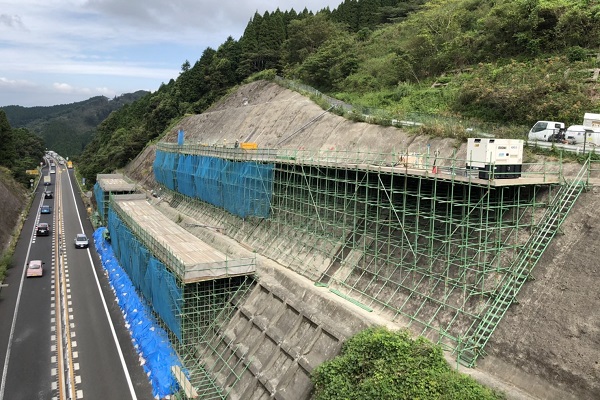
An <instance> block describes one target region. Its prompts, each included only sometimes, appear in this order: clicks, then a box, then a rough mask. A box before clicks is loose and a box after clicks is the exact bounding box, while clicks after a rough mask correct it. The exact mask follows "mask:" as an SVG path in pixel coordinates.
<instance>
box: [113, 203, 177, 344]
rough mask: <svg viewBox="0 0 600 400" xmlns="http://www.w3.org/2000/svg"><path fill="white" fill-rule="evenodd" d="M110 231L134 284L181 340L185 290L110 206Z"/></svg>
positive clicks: (117, 255)
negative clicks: (182, 306) (182, 307)
mask: <svg viewBox="0 0 600 400" xmlns="http://www.w3.org/2000/svg"><path fill="white" fill-rule="evenodd" d="M108 230H109V231H110V238H111V244H112V248H113V249H114V254H115V256H116V257H117V259H118V260H119V262H120V265H121V267H122V268H123V270H124V271H125V273H126V274H127V275H128V276H129V277H130V279H131V281H132V283H133V285H134V287H135V288H136V289H137V290H138V291H140V292H141V293H142V294H143V295H144V298H145V299H146V300H147V301H148V303H149V304H151V305H152V308H153V309H154V311H155V312H156V313H157V314H158V315H159V316H160V318H161V319H162V320H163V322H164V323H165V325H166V326H167V327H168V328H169V329H170V330H171V331H172V332H173V333H174V334H175V335H176V336H177V337H178V338H179V340H181V317H180V316H181V305H182V303H183V289H182V288H180V287H178V286H177V285H176V283H175V278H174V277H173V275H172V273H171V272H170V271H169V270H168V269H167V267H165V265H164V264H163V263H162V262H161V261H160V260H158V259H156V258H155V257H154V256H153V255H152V254H151V253H150V252H149V251H148V250H147V249H146V248H145V247H144V246H143V245H142V243H140V241H139V240H138V239H137V237H136V236H135V235H134V234H133V233H132V232H131V231H130V230H129V228H128V227H127V226H126V225H125V224H123V222H122V221H121V219H120V218H119V216H118V215H117V213H116V212H115V211H114V210H113V209H112V207H109V209H108Z"/></svg>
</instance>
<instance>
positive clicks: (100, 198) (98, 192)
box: [94, 182, 106, 221]
mask: <svg viewBox="0 0 600 400" xmlns="http://www.w3.org/2000/svg"><path fill="white" fill-rule="evenodd" d="M94 197H95V198H96V204H97V205H98V208H97V209H98V212H99V213H100V217H101V218H102V220H103V221H105V218H106V215H104V190H102V188H101V187H100V184H99V183H98V182H96V184H94Z"/></svg>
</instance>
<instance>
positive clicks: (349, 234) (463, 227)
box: [157, 143, 588, 366]
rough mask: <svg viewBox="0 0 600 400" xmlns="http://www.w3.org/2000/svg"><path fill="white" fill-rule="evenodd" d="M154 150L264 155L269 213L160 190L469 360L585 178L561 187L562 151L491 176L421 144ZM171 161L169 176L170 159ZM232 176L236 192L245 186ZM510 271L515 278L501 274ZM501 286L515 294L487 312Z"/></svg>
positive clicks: (256, 158) (247, 158) (246, 157)
mask: <svg viewBox="0 0 600 400" xmlns="http://www.w3.org/2000/svg"><path fill="white" fill-rule="evenodd" d="M159 153H172V154H180V155H195V156H197V159H198V160H201V159H202V158H203V157H210V158H214V157H216V158H223V159H227V160H229V161H231V162H252V163H257V164H269V165H270V166H272V168H273V176H272V180H270V181H269V182H268V183H269V184H270V185H271V190H272V193H271V194H270V197H269V202H270V204H269V213H268V216H262V217H261V216H248V217H246V218H240V217H239V216H235V215H231V213H228V212H226V211H225V210H223V207H219V206H218V205H216V204H212V205H208V204H206V203H205V202H203V201H202V199H199V198H194V196H190V195H188V194H185V192H182V191H173V190H171V191H169V190H166V193H167V197H168V198H169V199H170V200H171V201H172V206H174V207H176V208H178V210H181V211H182V212H184V213H188V214H190V215H194V216H195V217H196V218H201V219H203V220H205V221H206V223H207V225H212V226H220V227H223V229H224V230H225V231H226V232H227V234H228V235H229V236H231V237H233V238H235V239H237V240H238V241H239V242H241V243H244V244H245V245H246V246H249V247H251V248H253V249H254V250H256V251H257V252H260V253H262V254H264V255H266V256H268V257H271V258H273V259H275V260H277V261H279V262H280V263H282V264H284V265H286V266H287V267H288V268H290V269H292V270H294V271H296V272H298V273H299V274H301V275H303V276H305V277H307V278H309V279H311V280H313V281H314V282H316V283H319V284H321V285H328V286H329V287H330V288H331V290H332V291H334V292H337V293H340V294H341V295H343V296H346V297H347V298H350V299H353V300H354V301H355V302H356V303H357V304H361V305H364V306H365V307H367V308H374V309H378V310H380V311H382V312H383V313H386V314H388V315H389V316H390V318H391V319H393V320H397V321H399V322H401V323H403V324H404V325H407V326H409V327H410V328H411V329H412V330H413V331H414V332H415V333H417V334H420V335H423V336H426V337H427V338H429V339H430V340H432V341H434V342H436V343H438V344H440V345H442V346H443V347H444V348H445V349H446V350H448V351H451V352H453V353H454V354H455V355H456V356H457V358H458V359H459V360H461V362H463V363H464V364H466V365H470V366H473V365H474V363H475V360H476V359H477V357H478V356H479V355H482V354H484V352H483V346H485V343H486V342H487V339H489V335H491V332H493V330H494V329H495V326H496V325H497V324H498V323H499V320H500V318H501V316H502V315H503V313H504V312H505V309H506V308H507V307H508V306H509V305H510V304H511V302H512V301H513V300H514V297H515V296H516V294H517V292H518V290H516V291H515V286H519V285H521V284H523V283H524V282H525V281H526V280H527V279H529V278H530V277H531V270H532V268H533V266H534V265H535V262H537V260H538V259H539V257H540V256H541V252H539V251H536V252H535V254H534V256H533V257H532V256H531V255H529V256H526V255H527V254H530V253H528V251H529V250H531V248H532V246H533V244H532V243H536V241H532V240H531V238H532V237H534V236H535V234H536V232H539V231H540V227H542V226H546V228H545V229H546V231H551V232H552V235H549V234H545V235H544V238H545V244H547V241H549V240H550V239H551V238H552V236H553V233H554V232H555V231H556V230H557V229H558V228H559V226H560V224H561V223H562V220H563V219H564V217H565V216H566V213H568V211H569V209H570V207H568V208H564V207H559V208H557V207H556V204H561V203H566V204H569V205H572V203H573V202H574V201H575V200H576V199H577V196H578V195H579V193H580V189H581V188H583V185H582V184H581V182H585V181H586V176H584V175H579V176H577V177H576V178H575V180H573V182H572V188H573V189H572V190H570V191H566V190H564V188H565V187H570V186H567V185H566V182H565V180H564V177H563V176H562V160H559V161H557V162H555V163H542V164H523V168H522V171H520V173H519V174H520V177H519V178H518V179H495V177H494V173H493V171H494V168H493V167H492V168H491V171H492V172H491V173H490V176H489V179H479V177H478V176H479V175H478V174H475V175H474V174H473V171H470V170H468V169H466V168H465V166H466V164H467V160H464V159H463V160H461V159H458V158H457V157H456V156H453V157H450V158H442V157H439V156H438V154H431V155H430V153H429V151H428V149H427V150H426V151H424V152H423V153H418V152H417V153H415V152H408V151H397V152H391V153H386V154H375V153H360V152H343V151H340V152H336V151H323V150H311V151H305V150H303V151H299V150H281V149H278V150H274V149H259V150H243V149H238V148H220V147H219V148H216V147H209V146H203V145H200V144H187V145H175V144H170V143H159V144H158V145H157V157H158V154H159ZM180 158H183V157H180ZM197 163H198V164H200V163H201V161H197ZM171 168H172V169H173V171H172V174H171V176H172V177H173V179H174V180H176V179H177V176H176V174H175V172H174V171H176V170H177V169H178V166H177V165H175V164H174V165H173V166H172V167H171ZM587 168H588V167H587V164H586V165H585V166H584V167H583V168H582V171H585V170H586V169H587ZM201 173H205V174H212V175H213V176H219V174H220V173H222V171H204V172H201ZM475 173H477V171H475ZM160 183H161V184H162V185H163V186H164V187H166V188H168V187H171V188H177V187H178V184H181V182H168V184H166V183H165V182H160ZM238 184H239V185H241V186H242V187H240V188H239V191H238V193H250V192H249V191H247V190H244V187H243V185H244V182H243V181H240V182H239V183H238ZM193 192H194V191H193V190H191V191H188V192H187V193H193ZM238 200H239V201H243V200H244V199H238ZM250 200H251V199H250ZM547 209H559V210H560V214H559V215H560V218H557V215H558V214H554V216H553V217H551V216H547V215H546V214H545V211H546V210H547ZM549 220H552V223H551V224H548V221H549ZM538 247H539V246H538ZM526 257H527V259H528V261H527V263H526V264H523V259H525V258H526ZM523 265H527V268H523ZM515 274H516V275H518V279H517V280H516V281H515V280H514V279H509V278H510V277H512V276H514V275H515ZM515 282H517V283H518V285H515ZM519 287H520V286H519ZM507 288H510V298H511V301H510V302H508V305H506V307H504V308H503V307H500V308H499V309H498V310H500V309H501V311H498V310H496V311H493V310H495V307H498V305H497V304H498V302H495V301H494V300H495V299H497V298H498V297H499V296H500V297H502V296H503V295H502V294H503V293H508V292H507V291H508V289H507ZM491 310H492V311H491ZM497 311H498V312H497ZM490 313H492V314H494V316H493V318H491V319H490V318H488V317H489V314H490ZM482 330H485V331H486V332H490V333H489V335H487V334H483V335H482V333H481V332H482ZM463 354H466V355H463ZM461 355H463V356H462V357H461Z"/></svg>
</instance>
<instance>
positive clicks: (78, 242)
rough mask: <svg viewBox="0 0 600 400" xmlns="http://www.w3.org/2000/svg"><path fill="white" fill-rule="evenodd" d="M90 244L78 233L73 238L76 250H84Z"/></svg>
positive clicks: (83, 235)
mask: <svg viewBox="0 0 600 400" xmlns="http://www.w3.org/2000/svg"><path fill="white" fill-rule="evenodd" d="M89 244H90V242H89V240H88V238H87V236H85V234H83V233H78V234H77V236H76V237H75V247H76V248H78V249H85V248H87V247H88V246H89Z"/></svg>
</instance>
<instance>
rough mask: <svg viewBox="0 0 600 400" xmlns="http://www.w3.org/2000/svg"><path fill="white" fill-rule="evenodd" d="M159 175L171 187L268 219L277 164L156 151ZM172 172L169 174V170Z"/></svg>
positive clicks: (230, 208) (162, 182)
mask: <svg viewBox="0 0 600 400" xmlns="http://www.w3.org/2000/svg"><path fill="white" fill-rule="evenodd" d="M154 164H155V168H154V171H155V178H156V180H157V182H159V183H161V184H163V185H165V186H166V187H167V188H169V189H171V190H176V191H178V192H179V193H182V194H185V195H187V196H190V197H195V198H197V199H200V200H202V201H205V202H207V203H210V204H212V205H214V206H217V207H221V208H224V209H225V210H227V211H229V212H230V213H232V214H235V215H238V216H240V217H242V218H245V217H247V216H257V217H263V218H267V217H268V216H269V213H270V210H271V206H270V205H271V196H272V186H273V167H274V165H273V164H261V163H257V162H253V161H243V162H239V161H230V160H225V159H222V158H217V157H206V156H199V155H183V154H182V155H178V156H177V157H176V153H168V152H163V151H157V152H156V159H155V163H154ZM169 169H170V171H171V174H170V175H169V174H168V173H167V170H169Z"/></svg>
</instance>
